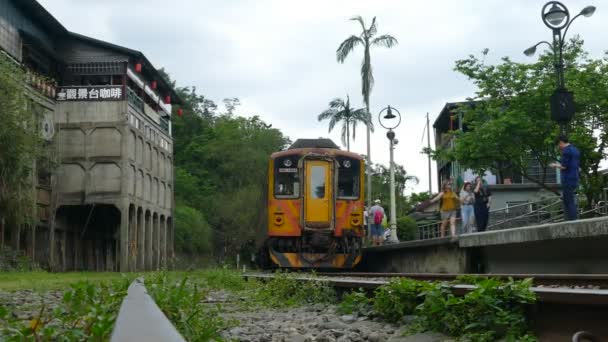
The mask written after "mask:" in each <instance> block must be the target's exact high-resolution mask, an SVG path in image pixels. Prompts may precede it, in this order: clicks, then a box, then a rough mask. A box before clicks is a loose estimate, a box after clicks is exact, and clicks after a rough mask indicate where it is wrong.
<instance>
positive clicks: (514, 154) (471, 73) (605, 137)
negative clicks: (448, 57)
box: [433, 38, 608, 203]
mask: <svg viewBox="0 0 608 342" xmlns="http://www.w3.org/2000/svg"><path fill="white" fill-rule="evenodd" d="M582 45H583V42H582V41H581V40H579V39H578V38H575V39H573V40H571V42H570V43H569V44H568V45H567V46H566V49H565V51H564V58H565V62H566V68H565V70H566V75H565V79H566V86H567V88H568V89H569V90H571V91H573V92H574V95H575V107H576V115H575V118H574V120H573V121H572V122H571V123H570V125H569V129H568V134H569V136H570V141H571V142H572V143H573V145H575V146H576V147H577V148H578V149H579V150H580V151H581V169H582V172H581V186H582V189H583V191H584V193H585V194H586V196H587V198H588V203H591V201H592V200H594V199H595V200H597V199H598V197H599V194H600V192H601V189H602V188H603V187H605V186H606V179H605V178H602V177H601V176H600V175H599V172H598V171H599V166H600V163H601V161H602V160H604V159H605V158H606V157H607V153H606V146H607V144H608V133H607V132H608V115H607V114H606V113H608V100H607V99H608V55H605V56H604V58H602V59H591V58H589V57H588V55H587V53H585V52H584V50H583V48H582ZM553 68H554V66H553V57H552V56H551V54H550V53H546V54H543V55H541V56H540V58H539V59H538V61H536V62H534V63H530V64H523V63H516V62H513V61H512V60H510V59H509V58H507V57H505V58H503V59H502V62H501V63H500V64H498V65H486V64H485V63H484V62H483V58H481V59H480V58H477V57H475V56H472V55H471V56H469V57H468V58H466V59H463V60H459V61H457V62H456V67H455V70H456V71H458V72H460V73H462V74H464V75H465V76H467V77H468V78H469V79H471V80H472V81H473V82H474V83H475V85H477V87H478V91H477V92H476V93H475V97H476V98H479V99H482V100H481V101H477V102H475V103H474V105H465V106H462V107H461V108H460V110H461V111H462V112H463V114H464V124H465V125H466V127H467V130H465V131H464V132H454V133H453V134H455V135H456V143H455V146H454V148H453V149H452V148H443V149H441V148H440V149H438V150H436V151H434V152H433V155H434V157H435V158H436V159H447V160H458V162H459V163H460V164H461V165H462V166H463V167H465V168H469V169H472V170H475V171H478V172H482V171H484V170H491V171H492V172H494V173H495V174H499V175H503V176H504V175H507V176H508V175H512V174H517V175H522V176H523V177H525V178H526V179H528V180H530V181H532V182H535V183H537V184H539V185H541V186H543V187H545V188H546V189H549V190H552V191H554V192H556V193H557V191H556V190H555V189H553V188H551V187H550V186H548V185H547V174H548V172H554V171H553V169H550V168H549V167H548V165H549V164H550V163H551V162H554V161H555V160H557V159H558V158H559V151H558V150H557V149H556V144H555V138H556V136H557V135H558V133H559V127H558V125H557V124H556V123H554V122H553V121H552V120H551V114H550V107H549V98H550V96H551V94H552V93H553V91H554V89H555V88H556V84H555V74H554V69H553ZM531 165H540V167H541V170H542V172H541V173H540V175H538V174H532V173H530V166H531Z"/></svg>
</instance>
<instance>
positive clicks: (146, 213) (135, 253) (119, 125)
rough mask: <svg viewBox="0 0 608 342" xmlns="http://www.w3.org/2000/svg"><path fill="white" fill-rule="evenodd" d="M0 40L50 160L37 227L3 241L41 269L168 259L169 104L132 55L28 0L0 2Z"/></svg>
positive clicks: (152, 72)
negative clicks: (21, 71) (23, 77)
mask: <svg viewBox="0 0 608 342" xmlns="http://www.w3.org/2000/svg"><path fill="white" fill-rule="evenodd" d="M0 49H1V50H2V52H4V53H5V54H7V55H9V56H10V57H11V58H12V59H14V60H15V62H16V63H19V64H21V65H22V66H23V67H24V68H25V69H26V70H27V82H28V86H27V88H28V94H30V97H31V99H32V101H31V102H32V110H35V111H39V112H40V113H41V117H42V120H41V130H42V132H43V133H42V134H43V136H44V138H45V139H46V141H47V151H48V156H49V158H48V159H49V160H51V161H52V162H51V163H45V164H50V165H42V164H43V163H39V164H38V165H36V169H37V175H38V177H36V178H37V182H36V190H35V191H36V194H37V196H36V197H37V208H36V210H37V213H38V217H39V222H38V224H36V225H34V226H33V227H17V228H14V229H13V230H12V231H10V232H5V233H6V234H7V235H10V237H9V239H8V240H7V241H12V245H13V247H14V248H18V249H21V250H24V251H26V252H27V254H28V255H30V256H31V257H32V258H33V259H34V260H36V261H37V262H39V263H41V264H42V265H46V266H48V267H49V268H50V269H53V270H59V271H67V270H104V271H118V270H120V271H133V270H148V269H158V268H159V267H162V266H165V265H167V264H168V262H169V260H170V259H171V258H172V257H173V255H174V252H173V222H172V216H173V215H172V212H173V153H172V146H173V142H172V138H171V113H172V105H174V104H179V103H180V100H179V98H178V96H177V95H176V93H175V91H174V90H173V89H172V86H171V84H169V83H168V82H167V81H166V80H165V79H164V78H163V76H162V75H161V74H160V73H159V72H158V71H157V69H155V68H154V66H153V65H152V64H151V63H150V61H149V60H148V59H147V58H146V56H144V55H143V54H142V53H141V52H139V51H136V50H132V49H129V48H125V47H121V46H118V45H114V44H111V43H107V42H104V41H100V40H96V39H93V38H90V37H86V36H82V35H79V34H76V33H73V32H69V31H68V30H67V29H65V28H64V27H63V26H62V25H61V24H60V23H59V22H58V21H57V20H56V19H55V18H53V16H52V15H51V14H49V13H48V12H47V11H46V10H45V9H44V8H43V7H42V6H41V5H40V4H38V2H37V1H35V0H0Z"/></svg>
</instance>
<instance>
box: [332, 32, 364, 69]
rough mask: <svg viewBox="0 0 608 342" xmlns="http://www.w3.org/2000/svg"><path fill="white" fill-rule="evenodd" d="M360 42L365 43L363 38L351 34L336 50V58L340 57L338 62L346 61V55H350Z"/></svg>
mask: <svg viewBox="0 0 608 342" xmlns="http://www.w3.org/2000/svg"><path fill="white" fill-rule="evenodd" d="M359 44H363V40H362V39H361V38H359V37H357V36H350V37H348V38H346V40H344V41H343V42H342V44H340V46H339V47H338V49H337V50H336V58H337V59H338V62H340V63H344V60H345V59H346V57H348V54H350V52H351V51H353V49H354V48H355V46H357V45H359Z"/></svg>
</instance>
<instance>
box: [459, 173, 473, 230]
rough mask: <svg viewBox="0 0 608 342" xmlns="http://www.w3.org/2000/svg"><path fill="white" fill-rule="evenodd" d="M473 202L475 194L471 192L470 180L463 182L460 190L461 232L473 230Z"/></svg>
mask: <svg viewBox="0 0 608 342" xmlns="http://www.w3.org/2000/svg"><path fill="white" fill-rule="evenodd" d="M474 204H475V194H473V188H472V187H471V183H470V182H464V185H463V186H462V190H461V191H460V212H461V214H462V215H461V217H462V231H463V233H472V232H473V221H474V218H475V211H474V208H473V205H474Z"/></svg>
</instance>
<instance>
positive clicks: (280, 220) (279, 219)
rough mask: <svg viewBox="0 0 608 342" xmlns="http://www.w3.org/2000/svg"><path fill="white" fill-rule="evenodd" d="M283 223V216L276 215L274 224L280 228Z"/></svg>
mask: <svg viewBox="0 0 608 342" xmlns="http://www.w3.org/2000/svg"><path fill="white" fill-rule="evenodd" d="M283 222H284V220H283V215H275V216H274V224H275V225H276V226H280V225H282V224H283Z"/></svg>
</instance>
